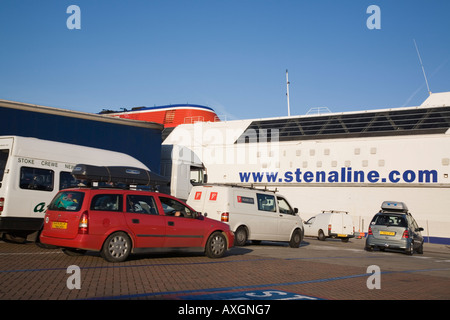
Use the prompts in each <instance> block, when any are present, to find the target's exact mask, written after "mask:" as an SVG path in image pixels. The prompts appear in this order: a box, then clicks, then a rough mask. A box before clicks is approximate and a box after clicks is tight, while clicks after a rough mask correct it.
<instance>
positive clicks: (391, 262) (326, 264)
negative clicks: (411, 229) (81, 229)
mask: <svg viewBox="0 0 450 320" xmlns="http://www.w3.org/2000/svg"><path fill="white" fill-rule="evenodd" d="M364 241H365V240H364V239H351V240H350V241H349V242H348V243H343V242H341V241H339V240H334V239H327V240H326V241H318V240H317V239H314V238H305V239H304V240H303V242H302V244H301V246H300V248H295V249H293V248H290V247H289V246H288V245H287V244H285V243H274V242H262V243H261V244H260V245H252V244H249V245H246V246H244V247H234V248H232V249H231V250H229V251H228V253H227V254H226V256H225V257H223V258H221V259H209V258H207V257H206V256H205V255H204V254H203V253H202V252H198V253H185V252H168V253H164V254H161V253H158V254H148V255H133V256H131V257H130V258H129V260H127V261H125V262H123V263H109V262H106V261H105V260H103V259H102V258H101V257H100V256H99V254H97V253H88V254H86V255H83V256H77V257H72V256H68V255H66V254H64V253H63V252H62V251H61V250H60V249H43V248H40V247H38V246H36V245H35V244H34V243H32V242H27V243H25V244H14V243H8V242H3V241H0V300H172V301H174V300H176V301H183V303H184V302H186V301H194V300H197V301H199V300H200V301H206V300H216V301H217V300H229V299H233V300H234V299H236V300H242V299H244V300H247V301H249V300H259V301H262V300H265V301H268V300H280V299H286V300H298V299H300V300H315V299H323V300H417V299H419V300H449V299H450V246H447V245H436V244H428V243H425V245H424V254H414V255H413V256H408V255H406V254H403V253H399V252H388V251H385V252H381V251H373V252H367V251H365V250H364V249H363V248H364ZM186 306H187V304H186ZM188 311H189V310H187V309H186V310H182V311H180V312H188ZM253 312H255V310H253Z"/></svg>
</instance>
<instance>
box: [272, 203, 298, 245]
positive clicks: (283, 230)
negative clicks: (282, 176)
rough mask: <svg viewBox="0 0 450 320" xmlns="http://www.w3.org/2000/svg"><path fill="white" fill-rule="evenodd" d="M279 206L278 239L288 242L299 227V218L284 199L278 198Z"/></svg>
mask: <svg viewBox="0 0 450 320" xmlns="http://www.w3.org/2000/svg"><path fill="white" fill-rule="evenodd" d="M277 204H278V237H279V240H280V241H288V240H290V238H291V233H292V231H293V230H294V229H295V228H296V227H300V225H299V220H300V219H299V217H298V216H297V215H296V214H295V211H294V209H292V207H291V206H290V205H289V203H288V202H287V201H286V200H285V199H284V198H282V197H280V196H277Z"/></svg>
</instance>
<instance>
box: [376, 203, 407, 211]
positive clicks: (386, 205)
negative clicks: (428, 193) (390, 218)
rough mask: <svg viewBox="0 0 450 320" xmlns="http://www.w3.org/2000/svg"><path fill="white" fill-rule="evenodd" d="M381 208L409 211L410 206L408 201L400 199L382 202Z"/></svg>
mask: <svg viewBox="0 0 450 320" xmlns="http://www.w3.org/2000/svg"><path fill="white" fill-rule="evenodd" d="M381 209H382V210H383V211H398V212H404V213H407V212H408V207H407V206H406V203H404V202H400V201H383V203H382V204H381Z"/></svg>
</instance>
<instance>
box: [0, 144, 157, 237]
mask: <svg viewBox="0 0 450 320" xmlns="http://www.w3.org/2000/svg"><path fill="white" fill-rule="evenodd" d="M79 163H83V164H90V165H98V166H130V167H136V168H142V169H146V170H149V169H148V168H147V167H146V166H145V165H144V164H143V163H142V162H140V161H138V160H136V159H135V158H133V157H131V156H129V155H126V154H124V153H119V152H113V151H108V150H103V149H96V148H90V147H84V146H78V145H74V144H67V143H61V142H54V141H48V140H41V139H37V138H30V137H20V136H0V233H1V234H2V236H3V238H6V239H7V240H9V241H14V242H23V241H25V240H26V238H27V236H28V235H29V234H31V233H33V232H35V231H37V230H39V229H40V227H41V225H42V221H43V217H44V211H45V209H46V208H47V205H48V204H49V202H50V201H51V200H52V198H53V196H54V195H55V194H56V193H57V192H58V191H59V190H60V189H64V188H68V187H72V186H75V185H76V184H77V183H78V182H77V181H76V180H75V179H74V177H73V176H72V174H71V172H72V169H73V167H74V166H75V165H76V164H79Z"/></svg>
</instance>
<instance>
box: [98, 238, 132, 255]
mask: <svg viewBox="0 0 450 320" xmlns="http://www.w3.org/2000/svg"><path fill="white" fill-rule="evenodd" d="M130 251H131V240H130V237H128V235H127V234H126V233H125V232H116V233H113V234H111V235H110V236H109V237H108V238H107V239H106V241H105V243H104V244H103V248H102V251H101V252H100V254H101V256H102V257H103V259H105V260H106V261H109V262H122V261H125V260H126V259H127V258H128V256H129V255H130Z"/></svg>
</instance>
